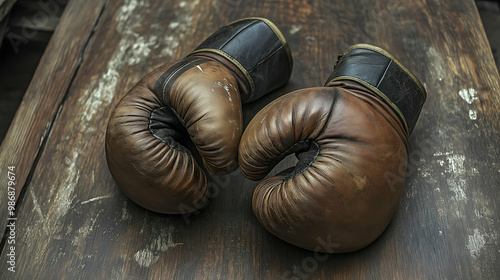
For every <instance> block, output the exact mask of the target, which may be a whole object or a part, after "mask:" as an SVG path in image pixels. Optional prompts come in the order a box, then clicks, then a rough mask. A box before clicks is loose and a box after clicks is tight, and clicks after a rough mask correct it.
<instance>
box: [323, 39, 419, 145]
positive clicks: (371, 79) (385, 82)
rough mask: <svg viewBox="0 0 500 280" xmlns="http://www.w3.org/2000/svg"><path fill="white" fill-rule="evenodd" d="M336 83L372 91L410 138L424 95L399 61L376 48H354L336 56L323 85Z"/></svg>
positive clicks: (360, 45)
mask: <svg viewBox="0 0 500 280" xmlns="http://www.w3.org/2000/svg"><path fill="white" fill-rule="evenodd" d="M339 80H351V81H355V82H358V83H360V84H362V85H363V86H365V87H367V88H368V89H370V90H371V91H373V92H374V93H375V94H377V95H378V96H379V97H380V98H382V99H383V100H384V101H385V102H386V103H387V104H388V105H389V106H391V108H392V109H393V110H394V111H395V112H396V113H397V114H398V116H399V117H400V119H401V121H402V123H403V125H404V126H405V129H406V131H407V132H408V135H410V134H411V132H412V131H413V128H414V127H415V124H416V122H417V119H418V116H419V115H420V110H421V109H422V106H423V105H424V102H425V99H426V98H427V92H426V91H425V89H424V87H423V86H422V84H421V83H420V81H419V80H418V79H417V78H416V77H415V75H413V74H412V73H411V72H410V71H409V70H408V69H407V68H406V67H405V66H404V65H403V64H401V62H400V61H399V60H397V59H396V58H394V57H393V56H392V55H391V54H389V53H388V52H386V51H385V50H383V49H381V48H379V47H375V46H372V45H367V44H358V45H354V46H351V47H349V48H348V49H347V50H346V51H345V52H344V53H343V54H341V55H340V56H339V58H338V61H337V64H336V65H335V67H334V69H333V72H332V74H331V75H330V77H329V78H328V80H327V83H326V84H325V85H328V84H329V83H331V82H333V81H339Z"/></svg>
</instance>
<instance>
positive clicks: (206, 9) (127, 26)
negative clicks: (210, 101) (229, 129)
mask: <svg viewBox="0 0 500 280" xmlns="http://www.w3.org/2000/svg"><path fill="white" fill-rule="evenodd" d="M158 2H160V1H152V0H151V1H141V2H139V1H132V0H130V1H128V0H127V1H126V0H123V1H110V2H109V4H108V6H107V8H106V10H105V13H104V14H103V17H102V21H101V24H100V25H99V26H98V28H97V30H96V33H95V36H94V39H93V40H92V44H91V46H90V47H89V49H88V52H87V54H86V56H85V58H84V61H83V63H82V65H81V67H80V70H79V71H78V73H77V76H76V77H75V79H74V83H73V84H72V85H71V88H70V91H69V93H68V96H67V99H66V100H65V102H64V104H63V106H62V108H61V111H60V114H59V116H58V118H56V120H55V122H54V123H53V124H52V126H51V131H50V134H49V135H48V138H47V143H46V145H45V146H44V149H43V151H42V153H41V155H40V158H39V160H38V161H37V164H36V166H35V167H34V168H35V169H34V172H33V177H32V179H31V181H30V182H29V183H28V185H27V186H26V187H27V190H26V195H25V196H24V198H23V201H22V202H21V203H20V208H19V209H18V211H19V212H18V216H19V219H18V221H17V227H18V236H17V243H16V244H18V245H16V246H17V247H16V254H17V256H18V263H17V264H18V267H17V268H18V271H17V272H16V274H14V275H15V276H16V277H17V278H19V279H24V278H29V276H32V275H37V278H38V279H54V278H62V279H65V278H68V279H75V278H85V279H87V278H95V279H129V278H130V279H137V278H148V279H158V278H165V279H279V278H282V277H283V276H286V277H288V278H290V279H293V277H295V279H307V278H309V279H330V278H335V279H337V278H339V279H491V278H493V277H495V276H496V275H497V274H498V272H500V271H499V266H498V261H499V259H498V252H499V251H500V239H499V238H500V220H499V218H498V217H499V216H500V205H498V203H497V201H499V200H500V194H499V193H498V191H497V187H498V185H499V183H500V160H499V159H500V148H499V147H500V145H499V144H500V143H499V139H500V137H499V136H500V135H499V134H500V127H499V125H498V124H499V123H500V115H499V112H500V97H499V95H498V93H499V92H500V81H499V76H498V71H497V70H496V68H495V64H494V61H493V56H492V54H491V52H490V51H489V46H488V44H487V40H486V37H485V34H484V30H483V28H482V26H481V23H480V19H479V15H478V13H477V10H476V8H475V7H474V3H473V1H459V0H452V1H439V0H432V1H411V2H406V1H400V0H390V1H367V0H353V1H291V0H286V1H240V0H224V1H217V0H210V1H201V0H200V1H193V2H188V1H170V2H168V3H158ZM246 16H263V17H267V18H269V19H270V20H272V21H273V22H275V23H276V24H277V25H278V27H279V28H280V29H281V30H282V31H283V33H284V35H285V36H286V38H287V39H288V41H289V44H290V47H291V49H292V54H293V56H294V62H295V63H294V72H293V74H292V79H291V82H290V83H289V84H288V85H287V86H286V87H285V88H284V89H281V90H279V91H277V92H275V93H273V94H271V95H269V96H267V97H265V98H264V99H263V100H261V101H258V102H255V103H253V104H249V105H247V106H245V112H244V116H245V122H248V121H249V119H250V118H251V117H252V116H253V115H254V114H255V113H256V112H257V110H259V108H261V107H262V106H264V105H265V104H266V103H268V102H269V101H270V100H272V99H273V98H276V97H277V96H279V95H282V94H284V93H285V92H288V91H291V90H294V89H298V88H303V87H312V86H321V85H322V84H323V83H324V81H325V79H326V78H327V77H328V75H329V74H330V71H331V69H332V68H333V65H334V64H335V61H336V56H337V55H338V54H339V53H340V52H341V51H343V49H344V48H345V47H347V46H348V45H351V44H354V43H371V44H375V45H379V46H381V47H383V48H385V49H387V50H388V51H389V52H391V53H392V54H394V55H395V56H396V57H398V58H400V60H402V62H403V63H404V64H405V65H406V66H408V68H410V69H411V70H413V71H414V73H415V74H416V75H417V76H418V77H419V78H420V79H421V81H422V82H423V83H424V85H425V87H426V88H427V90H428V93H429V97H428V100H427V103H426V104H425V107H424V109H423V110H422V114H421V117H420V120H419V122H418V123H417V126H416V128H415V130H414V132H413V135H412V137H411V139H410V149H411V150H410V154H409V155H410V157H409V160H410V162H409V169H408V177H407V180H406V189H405V191H404V194H403V197H402V200H401V204H400V206H399V210H398V212H397V213H396V216H395V217H394V219H393V221H392V223H391V224H390V225H389V227H388V229H387V230H386V231H385V233H384V234H383V235H382V236H381V237H380V238H379V239H378V240H377V241H376V242H374V243H373V244H372V245H370V246H369V247H367V248H365V249H363V250H361V251H358V252H354V253H349V254H342V255H323V254H316V253H314V252H310V251H305V250H302V249H299V248H296V247H293V246H291V245H289V244H287V243H285V242H283V241H281V240H279V239H277V238H276V237H274V236H272V235H271V234H269V233H268V232H266V231H265V230H264V229H263V228H262V227H261V226H260V225H259V224H258V222H257V221H256V219H255V218H254V217H253V214H252V212H251V208H250V203H251V198H252V191H253V188H254V187H255V186H256V184H257V183H256V182H251V181H249V180H246V179H245V178H243V176H242V175H241V173H240V172H239V171H238V170H237V171H235V172H233V173H232V174H230V175H227V176H222V177H211V178H210V179H211V183H210V184H211V187H212V188H213V190H214V193H213V195H212V196H213V199H212V200H211V203H210V205H209V206H208V207H207V208H206V209H204V210H203V211H201V212H200V213H198V214H194V215H190V216H172V215H159V214H155V213H151V212H148V211H146V210H144V209H142V208H140V207H138V206H136V205H135V204H133V203H132V202H131V201H129V200H128V199H127V198H125V197H124V196H123V194H122V193H121V192H120V191H119V190H118V189H117V187H116V185H115V184H114V182H113V180H112V179H111V176H110V174H109V172H108V170H107V167H106V162H105V158H104V144H103V143H104V131H105V128H106V124H107V119H108V117H109V115H110V113H111V110H112V108H113V107H114V105H115V104H116V103H117V102H118V100H119V99H120V98H121V96H123V94H125V92H126V91H127V90H128V89H129V88H130V87H131V86H132V85H133V84H134V83H135V82H136V81H138V80H139V79H140V78H141V77H142V76H143V75H144V74H145V73H147V72H149V71H151V70H152V69H154V68H155V67H156V66H158V65H160V64H163V63H165V62H167V61H169V60H171V59H174V58H178V57H181V56H183V55H185V54H186V53H188V52H189V51H190V50H191V49H192V48H194V47H195V46H196V45H197V44H198V43H199V42H200V41H201V40H203V39H204V38H205V37H206V36H208V35H209V34H211V33H212V32H213V31H214V30H215V29H216V28H217V27H219V26H221V25H223V24H226V23H228V22H230V21H232V20H235V19H238V18H241V17H246ZM46 55H47V54H46ZM17 129H19V128H17ZM293 162H294V159H293V158H291V157H289V158H287V159H286V160H285V161H284V162H282V163H281V164H280V165H279V166H278V167H277V168H276V169H275V171H274V173H276V172H277V171H278V170H281V169H283V168H284V167H286V166H290V165H291V164H293ZM2 203H3V202H2ZM6 260H7V257H6V251H5V250H4V251H3V252H2V256H0V273H4V271H6V268H7V263H6ZM48 267H51V268H52V269H51V270H48V269H47V268H48Z"/></svg>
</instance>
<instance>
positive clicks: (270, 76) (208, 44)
mask: <svg viewBox="0 0 500 280" xmlns="http://www.w3.org/2000/svg"><path fill="white" fill-rule="evenodd" d="M200 52H211V53H215V54H217V55H220V56H222V57H224V58H225V59H226V60H229V61H230V62H231V63H233V64H234V65H235V66H236V67H237V68H238V69H239V70H240V71H241V72H242V73H243V75H245V77H246V79H247V81H248V84H249V86H250V91H249V93H248V94H245V96H241V99H242V101H243V102H250V101H253V100H256V99H258V98H260V97H262V96H263V95H265V94H267V93H269V92H271V91H273V90H275V89H277V88H279V87H281V86H283V85H285V84H286V83H287V82H288V80H289V79H290V75H291V74H292V65H293V61H292V56H291V53H290V49H289V47H288V43H287V42H286V40H285V38H284V37H283V34H281V32H280V31H279V30H278V28H277V27H276V26H275V25H274V24H273V23H272V22H270V21H269V20H267V19H263V18H245V19H241V20H238V21H235V22H233V23H230V24H228V25H226V26H224V27H222V28H220V29H219V30H217V31H216V32H215V33H214V34H212V35H211V36H210V37H208V38H207V39H206V40H205V41H204V42H203V43H201V44H200V45H199V46H198V47H197V48H196V49H195V50H194V51H193V52H192V53H191V54H190V55H193V54H196V53H200Z"/></svg>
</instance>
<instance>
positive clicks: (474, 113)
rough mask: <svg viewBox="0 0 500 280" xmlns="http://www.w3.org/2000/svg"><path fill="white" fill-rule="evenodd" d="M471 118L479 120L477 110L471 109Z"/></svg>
mask: <svg viewBox="0 0 500 280" xmlns="http://www.w3.org/2000/svg"><path fill="white" fill-rule="evenodd" d="M469 118H470V119H471V120H473V121H475V120H477V111H476V110H472V109H470V110H469Z"/></svg>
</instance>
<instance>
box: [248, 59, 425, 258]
mask: <svg viewBox="0 0 500 280" xmlns="http://www.w3.org/2000/svg"><path fill="white" fill-rule="evenodd" d="M337 65H338V64H337ZM344 67H346V65H344ZM356 67H358V68H359V67H361V68H363V66H362V65H359V64H358V65H356ZM334 71H335V70H334ZM382 71H385V70H384V69H382ZM371 73H372V75H375V76H379V75H380V74H381V73H379V72H376V71H372V72H371ZM408 89H409V88H408ZM415 94H420V92H418V91H414V90H413V89H411V90H409V91H407V92H401V96H412V95H415ZM293 153H295V155H296V156H297V158H298V162H297V164H296V166H293V167H291V168H288V169H286V170H284V171H282V172H280V173H279V174H278V175H276V176H273V177H269V178H267V179H265V180H264V181H262V182H261V183H260V184H259V185H258V186H257V188H256V189H255V192H254V196H253V202H252V207H253V211H254V213H255V215H256V217H257V219H258V220H259V222H260V223H261V224H262V225H263V226H264V227H265V228H266V229H268V230H269V231H270V232H271V233H273V234H274V235H276V236H278V237H279V238H281V239H283V240H285V241H287V242H289V243H291V244H294V245H296V246H299V247H302V248H305V249H309V250H314V251H321V252H328V253H333V252H335V253H341V252H351V251H355V250H358V249H360V248H363V247H365V246H367V245H368V244H370V243H371V242H373V241H374V240H375V239H376V238H377V237H378V236H379V235H380V234H381V233H382V232H383V231H384V229H385V228H386V227H387V225H388V224H389V222H390V220H391V218H392V216H393V214H394V212H395V210H396V208H397V205H398V202H399V199H400V196H401V192H402V188H403V184H404V178H405V176H406V165H407V156H408V133H407V131H406V129H405V126H404V125H403V123H402V121H401V119H400V117H399V116H398V114H396V112H395V111H394V110H393V109H392V107H391V106H389V105H388V104H387V103H386V102H385V100H383V99H382V98H380V96H379V95H378V94H376V93H374V92H373V91H371V90H370V89H368V88H367V87H365V86H363V85H362V84H360V83H358V82H355V81H353V80H349V79H346V80H339V81H331V82H329V83H328V87H317V88H308V89H302V90H298V91H295V92H292V93H289V94H287V95H284V96H282V97H281V98H278V99H276V100H275V101H273V102H271V103H270V104H268V105H267V106H266V107H264V108H263V109H262V110H261V111H260V112H259V113H257V114H256V116H255V117H254V118H253V119H252V120H251V122H250V123H249V125H248V127H247V128H246V129H245V132H244V134H243V136H242V139H241V142H240V147H239V158H238V160H239V164H240V167H241V171H242V172H243V174H244V175H245V176H246V177H248V178H250V179H252V180H261V179H263V178H264V177H265V176H266V175H267V174H268V173H269V172H270V171H271V170H272V169H273V167H274V166H275V165H276V164H277V163H278V162H279V161H280V160H281V159H283V158H284V157H286V156H287V155H289V154H293ZM325 244H327V245H328V246H325ZM324 248H328V250H325V249H324ZM332 248H333V249H332Z"/></svg>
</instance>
